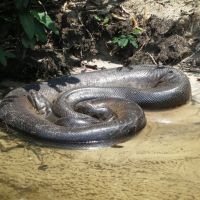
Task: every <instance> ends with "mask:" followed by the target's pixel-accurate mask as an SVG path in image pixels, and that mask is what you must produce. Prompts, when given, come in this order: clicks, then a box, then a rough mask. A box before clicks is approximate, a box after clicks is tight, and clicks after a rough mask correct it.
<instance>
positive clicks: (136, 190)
mask: <svg viewBox="0 0 200 200" xmlns="http://www.w3.org/2000/svg"><path fill="white" fill-rule="evenodd" d="M192 84H193V101H192V102H190V103H188V104H187V105H185V106H182V107H179V108H176V109H173V110H167V111H162V112H161V111H158V112H146V116H147V120H148V124H147V126H146V127H145V129H144V130H143V131H142V132H141V133H140V134H138V135H137V136H136V137H134V138H133V139H131V140H129V141H128V142H126V143H123V144H120V145H119V146H118V148H102V149H96V150H66V149H59V148H47V147H41V146H37V145H34V144H33V143H27V142H24V141H23V140H21V139H19V138H18V137H14V138H13V137H11V136H10V134H7V133H4V132H0V148H1V152H0V199H1V200H9V199H10V200H15V199H17V200H35V199H37V200H40V199H41V200H43V199H45V200H54V199H56V200H66V199H71V200H74V199H84V200H85V199H87V200H89V199H91V200H93V199H102V200H104V199H106V200H108V199H109V200H126V199H127V200H134V199H136V200H138V199H142V200H144V199H156V200H158V199H170V200H173V199H174V200H177V199H186V200H190V199H200V167H199V166H200V90H199V88H200V83H198V82H197V81H196V78H193V79H192Z"/></svg>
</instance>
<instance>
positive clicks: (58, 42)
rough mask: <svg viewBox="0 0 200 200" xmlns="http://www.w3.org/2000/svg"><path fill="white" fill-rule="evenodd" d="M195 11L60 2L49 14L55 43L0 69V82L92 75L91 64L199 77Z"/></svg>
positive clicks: (173, 4)
mask: <svg viewBox="0 0 200 200" xmlns="http://www.w3.org/2000/svg"><path fill="white" fill-rule="evenodd" d="M199 9H200V6H199V1H190V0H184V1H181V0H177V1H164V0H163V1H146V0H145V1H144V0H140V1H133V2H132V1H112V0H110V1H98V0H88V1H78V0H73V1H72V0H71V1H67V2H60V4H59V5H58V6H57V7H55V10H52V11H51V13H52V15H53V16H54V17H53V18H54V19H55V21H56V24H57V27H58V28H59V30H60V35H59V37H53V36H51V37H50V39H49V42H48V43H47V44H46V45H38V46H36V48H35V49H34V50H28V51H27V52H26V57H25V58H24V59H23V61H22V62H18V61H19V60H18V61H16V60H15V61H13V60H12V61H11V62H10V63H9V65H8V68H2V67H1V69H0V70H1V76H3V77H5V76H7V77H15V78H22V79H25V78H26V79H28V80H30V79H37V78H43V79H45V78H48V77H53V76H60V75H63V74H68V73H69V72H72V73H73V71H74V70H75V72H76V69H77V68H79V69H78V72H80V71H87V70H88V69H89V70H91V69H97V66H96V64H95V63H92V62H91V61H93V60H94V59H100V60H104V61H110V62H112V63H117V64H122V65H125V66H126V65H128V64H130V63H132V64H142V63H146V64H152V63H154V64H160V65H161V64H164V65H166V64H169V65H177V66H179V67H181V68H182V69H184V70H187V71H196V72H199V67H200V61H199V51H200V48H199V46H200V37H199V32H200V30H199V27H200V26H199V21H200V16H199V13H200V10H199ZM138 29H139V31H138ZM103 67H104V66H101V67H100V68H103ZM11 68H12V70H10V69H11ZM19 72H20V73H19Z"/></svg>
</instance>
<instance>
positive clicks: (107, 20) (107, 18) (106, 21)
mask: <svg viewBox="0 0 200 200" xmlns="http://www.w3.org/2000/svg"><path fill="white" fill-rule="evenodd" d="M109 20H110V19H109V17H105V18H104V20H103V25H106V24H108V22H109Z"/></svg>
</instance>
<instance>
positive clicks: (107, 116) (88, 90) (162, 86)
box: [0, 65, 191, 146]
mask: <svg viewBox="0 0 200 200" xmlns="http://www.w3.org/2000/svg"><path fill="white" fill-rule="evenodd" d="M190 95H191V87H190V82H189V80H188V78H187V76H186V75H185V74H184V73H183V72H181V71H180V70H178V69H175V68H172V67H169V66H166V67H158V66H155V65H142V66H141V65H140V66H129V67H127V68H117V69H116V68H115V69H108V70H101V71H95V72H90V73H83V74H78V75H71V76H63V77H60V78H54V79H51V80H49V81H48V82H41V83H33V84H28V85H25V86H24V87H20V88H17V89H14V90H13V91H11V92H9V93H8V94H7V95H6V96H5V97H4V99H3V100H2V102H1V103H0V120H2V121H4V122H5V123H7V124H8V125H10V126H12V127H14V128H16V129H18V130H21V131H23V132H26V133H28V134H31V135H33V136H36V137H39V138H42V139H46V140H48V141H53V142H58V143H64V144H74V145H77V146H79V145H81V144H104V143H106V142H108V143H113V144H115V143H118V142H121V141H124V140H126V139H127V138H129V137H131V136H133V135H135V134H136V133H137V132H138V131H139V130H141V129H142V128H143V127H144V126H145V124H146V119H145V115H144V112H143V110H142V109H141V107H144V108H150V109H159V108H171V107H176V106H179V105H182V104H184V103H186V102H187V101H188V100H189V99H190ZM138 104H139V105H138ZM140 106H141V107H140ZM80 112H81V113H80ZM52 113H54V114H52ZM52 116H53V118H52ZM55 116H56V117H55Z"/></svg>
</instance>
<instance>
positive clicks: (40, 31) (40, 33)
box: [35, 22, 47, 43]
mask: <svg viewBox="0 0 200 200" xmlns="http://www.w3.org/2000/svg"><path fill="white" fill-rule="evenodd" d="M35 35H36V37H37V40H38V41H40V42H43V43H46V42H47V35H46V33H45V30H44V27H43V26H42V25H41V24H40V23H39V22H36V23H35Z"/></svg>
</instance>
